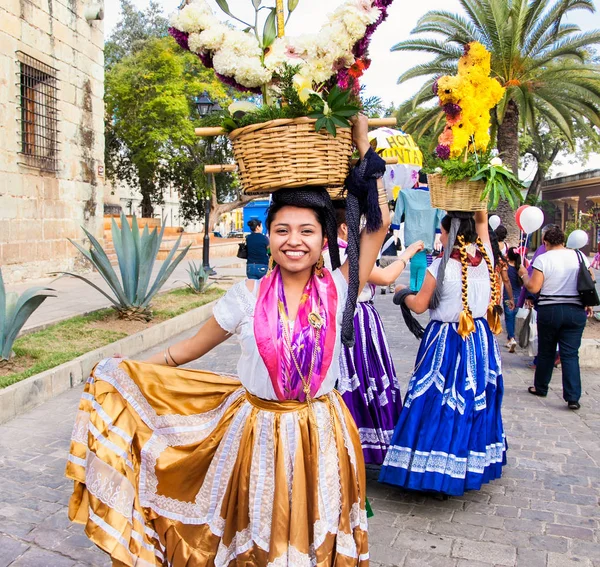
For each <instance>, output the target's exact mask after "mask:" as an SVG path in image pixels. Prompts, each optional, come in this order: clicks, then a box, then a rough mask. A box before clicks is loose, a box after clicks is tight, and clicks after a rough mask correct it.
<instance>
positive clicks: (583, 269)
mask: <svg viewBox="0 0 600 567" xmlns="http://www.w3.org/2000/svg"><path fill="white" fill-rule="evenodd" d="M576 252H577V257H578V258H579V274H577V293H578V294H579V297H580V298H581V302H582V303H583V305H584V307H593V306H594V305H600V298H599V297H598V292H597V291H596V282H595V281H594V280H593V279H592V275H591V274H590V271H589V270H588V269H587V266H586V265H585V262H584V261H583V254H582V253H581V251H580V250H576Z"/></svg>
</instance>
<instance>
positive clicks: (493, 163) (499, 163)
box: [490, 157, 502, 167]
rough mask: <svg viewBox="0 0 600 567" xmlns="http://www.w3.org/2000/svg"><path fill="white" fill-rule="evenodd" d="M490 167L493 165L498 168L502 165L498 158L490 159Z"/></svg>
mask: <svg viewBox="0 0 600 567" xmlns="http://www.w3.org/2000/svg"><path fill="white" fill-rule="evenodd" d="M490 165H494V166H496V167H497V166H500V165H502V160H501V159H500V158H499V157H495V158H492V159H491V160H490Z"/></svg>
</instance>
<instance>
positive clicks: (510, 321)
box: [504, 301, 519, 340]
mask: <svg viewBox="0 0 600 567" xmlns="http://www.w3.org/2000/svg"><path fill="white" fill-rule="evenodd" d="M518 311H519V308H518V307H515V308H514V309H512V310H511V309H509V308H508V303H507V302H506V301H505V302H504V320H505V321H506V335H507V337H508V340H510V339H514V338H515V319H516V318H517V312H518Z"/></svg>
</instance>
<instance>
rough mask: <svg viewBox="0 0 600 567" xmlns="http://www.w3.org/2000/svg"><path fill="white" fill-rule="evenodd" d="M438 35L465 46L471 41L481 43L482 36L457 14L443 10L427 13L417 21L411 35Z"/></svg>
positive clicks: (471, 24)
mask: <svg viewBox="0 0 600 567" xmlns="http://www.w3.org/2000/svg"><path fill="white" fill-rule="evenodd" d="M424 32H429V33H439V34H441V35H443V36H446V37H447V38H448V40H449V41H455V42H458V43H461V44H462V45H465V44H467V43H469V42H471V41H481V40H483V39H484V38H483V36H482V35H481V33H480V31H479V30H478V29H477V27H476V26H475V25H473V23H472V22H470V21H469V20H467V19H466V18H463V17H462V16H460V15H458V14H453V13H452V12H447V11H444V10H433V11H431V12H427V14H425V15H424V16H423V17H421V18H420V19H419V21H418V22H417V25H416V27H415V28H414V29H413V30H412V32H411V33H413V34H417V33H424Z"/></svg>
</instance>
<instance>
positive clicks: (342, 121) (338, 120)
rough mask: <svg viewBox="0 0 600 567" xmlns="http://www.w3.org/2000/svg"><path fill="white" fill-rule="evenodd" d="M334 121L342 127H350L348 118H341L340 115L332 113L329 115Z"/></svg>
mask: <svg viewBox="0 0 600 567" xmlns="http://www.w3.org/2000/svg"><path fill="white" fill-rule="evenodd" d="M329 118H330V119H331V120H332V121H333V123H334V124H335V125H336V126H339V127H340V128H349V127H350V122H348V120H346V119H345V118H340V117H339V116H336V115H335V114H332V115H331V116H330V117H329Z"/></svg>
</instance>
